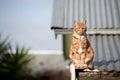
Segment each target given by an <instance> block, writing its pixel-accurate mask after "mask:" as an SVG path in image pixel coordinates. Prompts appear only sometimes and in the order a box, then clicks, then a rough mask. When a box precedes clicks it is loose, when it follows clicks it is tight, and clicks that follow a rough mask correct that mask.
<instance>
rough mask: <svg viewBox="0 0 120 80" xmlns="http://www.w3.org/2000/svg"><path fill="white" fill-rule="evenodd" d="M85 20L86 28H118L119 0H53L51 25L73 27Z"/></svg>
mask: <svg viewBox="0 0 120 80" xmlns="http://www.w3.org/2000/svg"><path fill="white" fill-rule="evenodd" d="M74 20H76V21H83V20H87V26H88V28H92V29H96V28H97V29H101V28H106V29H108V28H109V29H112V28H120V0H54V7H53V20H52V26H57V27H69V28H71V27H73V22H74Z"/></svg>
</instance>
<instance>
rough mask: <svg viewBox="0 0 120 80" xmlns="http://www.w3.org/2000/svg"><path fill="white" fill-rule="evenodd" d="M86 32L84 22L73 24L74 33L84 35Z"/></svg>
mask: <svg viewBox="0 0 120 80" xmlns="http://www.w3.org/2000/svg"><path fill="white" fill-rule="evenodd" d="M86 30H87V27H86V21H83V22H76V21H75V22H74V33H77V34H80V35H81V34H84V33H85V32H86Z"/></svg>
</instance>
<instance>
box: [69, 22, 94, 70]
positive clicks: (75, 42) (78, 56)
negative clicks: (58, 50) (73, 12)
mask: <svg viewBox="0 0 120 80" xmlns="http://www.w3.org/2000/svg"><path fill="white" fill-rule="evenodd" d="M86 30H87V27H86V21H83V22H81V23H80V22H76V21H75V22H74V32H73V35H72V44H71V48H70V55H69V57H70V59H71V61H72V63H73V64H74V66H75V68H80V69H84V68H88V69H92V61H93V56H94V54H93V49H92V47H91V46H90V43H89V41H88V39H87V35H86Z"/></svg>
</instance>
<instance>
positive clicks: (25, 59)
mask: <svg viewBox="0 0 120 80" xmlns="http://www.w3.org/2000/svg"><path fill="white" fill-rule="evenodd" d="M28 51H29V50H28V49H26V48H25V47H22V48H20V47H19V46H18V45H17V46H16V49H15V51H13V49H12V46H11V45H10V42H9V41H8V38H5V39H4V40H2V39H1V36H0V79H1V80H31V78H32V75H31V74H30V73H29V72H28V71H27V70H28V68H27V64H28V63H29V61H30V60H31V58H30V57H29V56H28V55H27V54H28Z"/></svg>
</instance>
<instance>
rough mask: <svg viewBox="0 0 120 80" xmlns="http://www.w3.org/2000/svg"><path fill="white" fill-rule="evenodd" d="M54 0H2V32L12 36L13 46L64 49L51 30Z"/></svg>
mask: <svg viewBox="0 0 120 80" xmlns="http://www.w3.org/2000/svg"><path fill="white" fill-rule="evenodd" d="M52 7H53V0H0V32H2V34H3V36H10V40H11V42H12V44H13V46H14V45H15V44H16V43H18V44H19V45H21V46H23V45H24V46H26V47H30V48H31V49H32V50H62V40H61V37H60V36H58V39H57V40H55V38H54V37H55V36H54V33H53V31H51V30H50V27H51V22H52V21H51V20H52Z"/></svg>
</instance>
